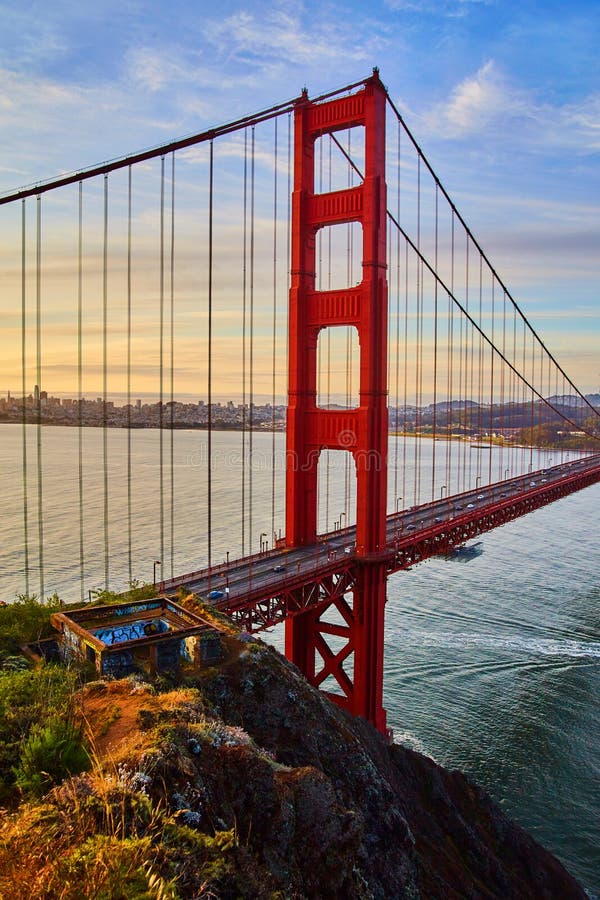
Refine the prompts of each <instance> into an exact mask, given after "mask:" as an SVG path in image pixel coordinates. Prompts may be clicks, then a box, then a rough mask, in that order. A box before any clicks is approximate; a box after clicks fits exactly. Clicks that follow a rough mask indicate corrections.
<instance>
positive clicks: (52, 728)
mask: <svg viewBox="0 0 600 900" xmlns="http://www.w3.org/2000/svg"><path fill="white" fill-rule="evenodd" d="M76 712H77V679H76V675H75V673H74V672H72V671H70V670H68V669H66V668H64V667H62V666H54V665H48V666H42V667H39V668H36V669H29V670H27V671H24V672H12V671H0V802H5V801H7V800H8V799H10V797H11V795H12V794H13V793H14V786H15V782H18V776H17V773H20V776H19V777H20V778H21V785H22V786H23V787H24V788H26V789H27V790H31V791H32V792H33V793H39V791H38V790H37V789H35V788H34V781H35V778H34V774H35V772H34V760H36V759H37V761H38V764H39V767H40V781H39V786H40V789H41V787H42V786H43V785H45V784H46V779H45V773H46V772H47V771H48V766H50V765H51V766H53V767H54V768H53V770H52V774H49V778H50V781H49V782H48V784H50V783H55V782H56V781H57V780H60V773H61V771H62V777H64V775H65V774H66V773H67V772H69V771H74V769H73V768H71V766H72V765H73V762H72V760H73V758H74V757H73V756H72V754H73V748H72V747H71V745H69V746H68V747H67V746H66V745H63V744H61V740H62V739H64V737H66V732H64V733H63V734H62V737H61V731H60V729H59V728H58V726H57V725H56V724H55V723H56V722H57V720H59V718H60V721H61V722H62V723H63V724H64V727H65V729H66V728H68V727H70V726H68V723H72V722H73V721H74V720H75V715H76ZM52 723H54V724H52ZM61 727H62V726H61ZM79 743H80V742H79ZM63 750H68V754H69V755H68V757H67V758H66V760H65V764H64V765H63V769H62V770H61V769H60V760H59V762H57V763H56V762H50V761H49V759H50V758H49V759H46V758H45V757H44V753H48V752H49V753H50V756H52V755H54V756H57V755H58V756H59V757H60V754H61V752H62V751H63ZM42 773H44V774H42Z"/></svg>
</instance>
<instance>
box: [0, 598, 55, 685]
mask: <svg viewBox="0 0 600 900" xmlns="http://www.w3.org/2000/svg"><path fill="white" fill-rule="evenodd" d="M60 607H61V601H60V599H59V598H58V596H57V595H56V594H54V595H53V596H52V597H49V598H48V599H47V600H46V601H45V602H42V601H40V600H38V599H37V597H36V596H35V594H33V595H32V596H31V597H30V596H28V595H27V594H20V595H19V596H18V597H17V599H16V600H15V601H14V602H13V603H9V604H7V605H6V606H2V607H0V668H2V663H3V660H5V659H6V658H7V657H9V656H12V655H14V654H16V653H18V652H19V646H20V644H28V643H30V642H31V641H39V640H41V639H42V638H46V637H49V636H50V634H51V633H52V626H51V625H50V614H51V613H53V612H56V611H58V610H59V609H60Z"/></svg>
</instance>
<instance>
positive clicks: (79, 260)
mask: <svg viewBox="0 0 600 900" xmlns="http://www.w3.org/2000/svg"><path fill="white" fill-rule="evenodd" d="M82 330H83V182H81V181H80V182H79V191H78V229H77V480H78V487H79V491H78V493H79V590H80V593H81V598H82V599H83V598H84V597H85V559H84V556H85V554H84V532H83V334H82Z"/></svg>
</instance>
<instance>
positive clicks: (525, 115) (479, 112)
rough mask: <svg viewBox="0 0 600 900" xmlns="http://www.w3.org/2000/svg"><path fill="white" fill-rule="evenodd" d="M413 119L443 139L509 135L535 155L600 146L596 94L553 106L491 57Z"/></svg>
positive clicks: (579, 151) (581, 152)
mask: <svg viewBox="0 0 600 900" xmlns="http://www.w3.org/2000/svg"><path fill="white" fill-rule="evenodd" d="M417 118H419V119H420V123H421V124H420V126H419V128H420V130H421V128H422V129H423V131H424V132H425V133H427V134H429V135H435V136H437V137H442V136H443V137H444V138H446V139H448V138H450V139H453V140H467V139H471V138H475V137H482V136H487V137H488V138H489V139H490V140H492V139H494V140H495V139H498V140H499V139H502V140H506V138H507V135H510V141H511V144H512V145H514V146H516V147H519V148H523V147H526V148H528V149H529V150H531V151H535V152H539V153H542V152H543V153H547V152H548V151H555V152H563V151H564V150H566V149H569V150H573V151H574V152H575V153H577V154H578V155H584V154H587V153H593V152H596V151H597V150H599V149H600V93H595V94H591V95H590V96H588V97H585V98H584V99H583V100H580V101H578V102H577V103H565V104H562V105H554V106H553V105H551V104H550V103H548V102H542V101H540V100H538V99H537V98H536V97H535V95H534V94H533V92H531V91H527V90H525V89H524V88H521V87H519V86H518V85H516V84H514V83H513V82H512V81H511V79H510V78H509V77H508V76H507V75H506V74H505V73H504V72H503V71H502V70H501V69H500V68H499V67H498V66H497V64H496V63H495V62H494V61H493V60H488V61H486V62H485V63H484V64H483V65H482V66H481V67H480V68H479V69H478V70H477V72H475V74H474V75H469V76H468V77H467V78H464V79H463V80H462V81H461V82H460V83H459V84H457V85H456V86H455V87H454V88H453V89H452V91H451V92H450V95H449V96H448V97H447V98H446V99H445V100H443V101H442V102H439V103H436V104H434V105H433V106H432V107H431V108H430V109H429V110H427V111H426V112H425V113H424V114H423V115H422V116H420V117H419V116H417Z"/></svg>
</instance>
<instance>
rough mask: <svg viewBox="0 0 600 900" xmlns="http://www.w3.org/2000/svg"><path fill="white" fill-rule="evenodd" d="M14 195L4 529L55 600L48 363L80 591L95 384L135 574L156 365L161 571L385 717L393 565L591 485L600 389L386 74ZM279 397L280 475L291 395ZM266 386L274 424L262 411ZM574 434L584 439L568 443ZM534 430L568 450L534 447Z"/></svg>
mask: <svg viewBox="0 0 600 900" xmlns="http://www.w3.org/2000/svg"><path fill="white" fill-rule="evenodd" d="M0 206H1V208H2V214H3V218H2V222H1V227H2V231H3V235H4V236H5V238H6V246H7V249H6V251H5V254H4V260H5V263H4V265H5V273H6V277H5V289H4V291H3V298H2V301H3V303H4V305H5V309H6V312H7V315H8V316H9V318H10V319H11V322H12V331H13V333H14V335H15V337H16V338H17V340H15V342H14V348H15V349H14V359H13V360H12V364H13V368H14V371H15V372H18V373H19V379H20V385H19V387H20V396H19V397H17V400H16V401H15V399H14V396H13V403H14V402H16V403H17V405H18V404H19V403H20V407H21V412H22V415H21V420H22V442H21V467H22V486H21V487H22V503H21V507H22V513H21V516H20V518H21V521H20V524H19V526H18V528H19V534H20V537H19V538H15V540H18V541H19V544H20V546H21V547H22V560H23V586H24V590H25V591H26V592H29V590H30V585H33V584H35V582H36V581H37V582H39V594H40V596H41V597H44V596H45V590H46V583H45V572H46V569H47V567H48V558H47V557H48V554H47V545H48V533H47V528H46V527H45V526H46V523H47V511H46V508H45V496H46V493H47V492H46V491H45V479H44V473H45V455H44V449H45V440H44V433H43V429H42V417H43V416H42V413H43V406H44V399H45V398H44V396H43V392H42V391H41V390H40V386H41V385H43V384H44V379H47V378H48V376H49V374H50V373H52V376H53V377H54V378H56V379H57V380H60V381H61V384H63V385H65V387H66V386H68V388H69V390H70V392H71V393H70V396H72V397H74V398H75V400H74V402H73V404H72V409H71V414H72V417H73V418H72V424H74V425H75V426H77V466H76V471H74V472H73V473H70V475H69V477H71V478H72V481H73V484H74V488H75V492H76V495H77V502H76V505H75V513H74V522H73V525H74V530H76V531H77V551H78V560H77V562H78V569H79V580H80V593H81V597H82V598H83V597H85V595H86V586H87V584H88V583H89V580H90V577H91V576H90V562H89V558H90V541H91V540H92V536H91V533H90V529H89V527H88V526H87V524H86V523H87V520H86V498H87V487H86V475H85V455H86V449H85V446H86V445H85V442H84V436H83V431H84V403H85V397H86V396H88V395H89V394H90V393H93V392H94V391H95V392H97V393H98V394H99V402H100V410H101V414H102V421H101V423H100V424H101V429H100V431H99V434H100V435H101V447H100V451H99V465H100V468H101V479H102V491H101V492H102V509H101V510H99V518H100V520H101V530H102V543H103V548H102V556H103V575H104V584H105V587H106V588H107V589H108V588H109V587H110V586H111V584H113V583H114V582H115V580H116V579H117V576H116V575H115V573H114V568H115V559H114V554H113V552H112V549H111V547H112V546H113V545H114V537H115V531H116V530H117V529H118V530H119V531H121V532H126V534H127V565H126V568H127V572H128V576H129V580H132V579H133V575H134V572H135V564H136V560H135V555H136V550H135V540H134V537H135V534H134V533H135V528H136V526H135V522H136V495H137V493H138V490H139V488H140V486H141V485H142V483H143V481H144V478H145V476H144V474H143V472H142V473H141V474H138V473H136V454H135V450H134V447H133V439H132V433H133V432H134V431H135V429H136V424H138V423H137V420H136V405H135V398H136V396H139V395H140V394H141V393H142V392H144V393H147V392H148V386H149V385H151V386H152V388H153V390H154V392H155V397H156V403H157V411H158V422H157V423H156V424H157V425H158V429H157V432H156V434H157V437H156V439H155V445H154V450H155V453H156V457H157V469H158V477H157V482H156V485H155V488H154V489H155V501H154V505H153V515H154V518H155V520H156V534H157V539H156V554H157V555H159V556H160V560H157V561H156V563H155V568H156V565H157V564H158V563H160V566H161V582H160V591H161V592H166V593H171V594H174V593H176V592H177V591H178V590H182V589H183V590H190V591H194V592H197V593H199V594H201V595H202V596H205V597H212V600H213V601H214V602H215V604H216V605H217V606H218V607H219V608H221V609H222V610H224V611H225V612H226V613H228V614H229V615H230V616H231V617H232V618H233V619H234V620H235V621H236V622H238V623H239V624H240V625H241V626H242V627H244V628H246V629H247V630H249V631H259V630H261V629H264V628H267V627H269V626H271V625H273V624H276V623H278V622H285V630H286V655H287V656H288V658H289V659H290V660H292V661H293V662H294V663H296V665H298V667H299V668H300V669H301V671H302V672H303V673H304V675H305V676H306V677H307V679H308V680H309V681H310V682H311V683H312V684H314V685H317V686H319V687H321V689H323V690H325V691H326V692H327V693H328V695H329V696H330V697H331V698H332V699H333V700H334V701H335V702H337V703H339V704H340V705H342V706H344V707H345V708H347V709H348V710H350V711H351V712H352V713H354V714H356V715H362V716H364V717H365V718H367V719H368V720H369V721H370V722H372V723H373V724H374V725H375V726H376V727H377V728H378V729H380V730H381V731H385V729H386V716H385V710H384V708H383V704H382V696H383V637H384V613H385V603H386V583H387V579H388V577H389V576H390V575H391V574H392V573H394V572H398V571H400V570H402V569H407V568H410V567H411V566H412V565H414V564H416V563H418V562H421V561H422V560H424V559H427V558H428V557H431V556H433V555H436V554H440V553H448V552H449V551H451V550H452V549H453V548H456V547H459V546H462V545H463V544H464V542H465V541H466V540H469V539H470V538H472V537H475V536H477V535H479V534H482V533H483V532H486V531H489V530H491V529H494V528H496V527H499V526H501V525H503V524H505V523H506V522H509V521H511V520H513V519H515V518H517V517H519V516H522V515H525V514H527V513H529V512H531V511H533V510H535V509H537V508H539V507H541V506H544V505H546V504H548V503H552V502H553V501H555V500H558V499H560V498H562V497H565V496H567V495H568V494H570V493H572V492H574V491H577V490H580V489H582V488H584V487H587V486H589V485H591V484H593V483H595V482H597V481H599V480H600V452H599V450H598V446H599V443H598V442H599V440H600V437H599V435H600V422H599V418H600V412H599V410H598V409H597V408H595V407H594V406H593V405H592V403H591V402H590V401H589V399H587V398H586V397H585V396H584V395H583V394H582V393H581V392H580V391H579V389H578V388H577V386H576V385H575V384H574V383H573V382H572V381H571V379H570V378H569V377H568V375H567V373H566V372H565V371H564V369H563V368H562V366H561V365H560V363H559V362H558V361H557V360H556V359H555V358H554V356H553V355H552V353H551V352H550V350H549V349H548V347H546V345H545V344H544V342H543V340H542V338H541V337H540V336H539V335H538V334H537V332H536V330H535V328H534V327H533V325H532V324H531V323H530V322H529V320H528V318H527V317H526V316H525V315H524V313H523V311H522V310H521V308H520V307H519V305H518V304H517V302H516V300H515V299H514V298H513V296H512V294H511V292H510V290H509V289H508V287H507V286H506V285H505V284H504V282H503V281H502V279H501V277H500V276H499V274H498V273H497V272H496V271H495V269H494V267H493V265H492V264H491V262H490V260H489V258H488V256H487V255H486V253H485V251H484V250H483V248H482V247H481V246H480V244H479V243H478V241H477V240H476V238H475V236H474V235H473V233H472V231H471V230H470V229H469V227H468V226H467V224H466V222H465V221H464V219H463V217H462V215H461V213H460V212H459V210H458V209H457V207H456V205H455V204H454V203H453V201H452V200H451V198H450V196H449V194H448V193H447V191H446V190H445V188H444V187H443V185H442V183H441V181H440V179H439V178H438V176H437V174H436V173H435V171H434V170H433V168H432V166H431V165H430V163H429V162H428V160H427V158H426V156H425V155H424V153H423V151H422V149H421V148H420V146H419V145H418V143H417V142H416V140H415V139H414V137H413V135H412V133H411V131H410V130H409V129H408V127H407V125H406V123H405V122H404V120H403V118H402V116H401V114H400V113H399V111H398V109H397V108H396V106H395V105H394V103H393V102H392V100H391V98H390V96H389V94H388V92H387V90H386V89H385V87H384V85H383V84H382V82H381V81H380V79H379V75H378V72H377V70H374V72H373V75H372V76H371V77H369V78H367V79H365V80H363V81H360V82H357V83H355V84H352V85H347V86H345V87H344V88H343V89H339V90H336V91H334V92H332V93H330V94H326V95H323V96H320V97H316V98H310V97H309V96H308V93H307V91H306V90H304V91H303V92H302V93H301V95H300V96H299V97H296V98H294V99H292V100H291V101H289V102H286V103H283V104H279V105H278V106H274V107H272V108H271V109H268V110H263V111H262V112H260V113H258V114H255V115H250V116H248V117H245V118H243V119H240V120H237V121H235V122H231V123H227V124H225V125H221V126H218V127H215V128H213V129H210V130H208V131H205V132H203V133H201V134H195V135H192V136H189V137H187V138H184V139H181V140H178V141H174V142H171V143H168V144H165V145H162V146H160V147H156V148H153V149H150V150H147V151H144V152H141V153H138V154H135V155H132V156H127V157H123V158H120V159H117V160H114V161H111V162H105V163H102V164H100V165H98V166H96V167H94V168H91V169H87V170H85V171H80V172H76V173H73V174H69V175H65V176H62V177H59V178H56V179H54V180H52V181H50V182H44V183H39V184H36V185H33V186H30V187H28V188H25V189H22V190H19V191H16V192H13V193H11V194H6V195H4V196H2V197H0ZM9 356H10V354H9ZM9 362H10V360H9ZM32 383H35V384H36V386H37V390H36V392H35V395H34V397H33V401H32V402H33V408H34V411H35V424H34V425H33V426H32V425H31V417H30V413H31V402H29V405H28V401H27V396H28V392H29V390H30V385H31V384H32ZM190 386H192V389H193V391H194V392H195V393H197V394H198V395H200V396H203V397H204V398H205V402H202V404H201V405H202V408H203V409H202V415H203V419H202V423H203V428H204V430H203V431H202V432H199V434H201V436H202V441H203V447H204V449H205V451H206V452H205V454H204V456H203V462H202V464H201V465H199V466H196V467H194V469H193V470H192V471H190V470H188V471H186V472H185V479H188V480H191V479H195V480H201V481H202V483H203V497H204V504H203V508H204V517H205V518H204V519H203V521H202V522H199V521H186V527H187V528H188V529H195V530H196V531H197V533H198V554H197V563H198V565H197V567H196V570H195V571H193V572H188V573H182V572H179V571H177V567H176V563H175V559H176V550H177V528H178V523H180V522H181V521H182V519H183V520H184V521H185V516H186V511H185V506H183V507H182V506H181V505H178V501H177V496H178V494H177V491H176V482H177V478H178V477H181V476H179V475H178V474H177V471H176V466H175V441H176V437H175V435H176V426H177V416H178V403H179V402H180V397H181V396H182V395H183V394H186V393H187V394H189V393H190ZM13 394H14V392H13ZM234 395H235V396H236V398H237V399H238V401H239V404H238V408H239V410H240V415H241V424H240V430H239V449H240V456H239V462H240V465H239V466H238V467H236V468H235V471H233V469H232V473H231V482H232V484H231V492H230V493H229V494H228V497H227V499H226V501H225V502H224V503H223V502H221V503H220V504H219V503H218V498H217V492H216V491H215V484H214V474H213V472H214V466H213V456H214V451H215V446H214V442H215V434H216V431H217V429H218V428H219V427H220V424H221V423H220V422H219V415H220V403H217V402H216V401H217V398H222V397H224V396H228V397H232V396H234ZM117 397H121V399H122V400H123V401H124V409H125V416H126V421H125V425H126V441H125V445H124V446H123V448H122V453H121V455H120V457H119V459H118V460H117V462H118V463H119V465H120V466H121V467H122V470H123V472H122V473H120V474H124V477H125V479H126V485H127V489H126V498H125V501H121V502H120V503H119V509H118V511H117V512H118V524H115V523H116V522H117V520H116V519H115V508H114V506H115V503H114V499H113V493H112V490H111V480H113V479H114V477H115V476H114V463H115V459H114V450H113V449H112V448H111V444H110V442H109V439H108V430H109V427H110V424H111V409H112V406H113V404H114V402H115V398H117ZM285 397H286V398H287V427H286V449H285V467H284V468H285V479H283V478H280V477H279V475H278V472H277V465H276V455H277V453H278V452H279V447H278V444H277V441H276V428H275V409H276V406H277V405H278V403H281V402H284V400H283V398H285ZM259 400H260V401H262V402H263V404H265V403H266V404H267V408H268V409H270V411H271V417H272V418H271V422H270V425H271V427H270V428H269V427H268V426H269V422H268V421H267V422H266V423H265V421H264V418H262V419H261V421H260V422H259V421H258V415H257V410H258V401H259ZM265 424H266V425H267V429H266V434H267V435H269V437H268V438H267V441H268V442H269V444H270V448H269V450H270V457H271V465H270V468H269V473H270V481H271V484H270V503H265V501H264V496H265V494H264V490H263V492H262V493H261V494H260V496H258V493H257V487H256V478H257V474H256V469H255V465H254V461H255V456H256V450H257V440H258V438H257V428H258V426H259V425H260V426H261V427H262V428H263V430H264V426H265ZM574 434H576V439H577V441H579V443H580V444H581V445H584V446H585V452H583V451H582V452H580V453H577V454H573V452H572V445H573V440H574ZM264 437H265V434H263V435H261V453H262V454H264V453H265V446H266V444H265V442H264V440H262V439H263V438H264ZM425 446H427V447H428V448H430V449H429V450H427V451H425V450H424V447H425ZM540 448H547V449H548V456H549V455H550V453H551V456H552V459H551V463H552V464H549V463H548V464H546V465H541V464H540V463H539V460H540V457H541V453H540ZM492 451H493V452H492ZM111 454H113V456H112V457H111ZM336 455H338V456H339V455H341V456H342V457H343V470H342V474H341V476H339V470H338V469H336V468H335V466H334V465H333V460H334V458H336ZM65 477H67V473H65ZM336 478H337V479H338V483H337V484H336V483H335V480H336ZM263 488H264V485H263ZM284 495H285V518H284V519H283V518H282V516H281V512H280V507H281V502H280V501H281V500H282V498H283V496H284ZM340 498H341V500H340ZM340 504H341V505H342V507H343V509H342V510H341V512H338V510H339V506H340ZM234 510H235V517H234V515H233V511H234ZM336 517H337V518H336ZM234 518H235V520H236V522H237V523H238V524H236V526H235V530H236V532H237V534H236V536H235V540H236V541H237V543H238V551H237V552H236V553H234V555H235V558H233V557H232V558H231V559H230V553H229V552H228V553H227V557H226V559H224V560H222V561H221V559H220V558H218V557H217V549H216V547H215V541H214V533H215V525H216V523H217V522H218V523H219V524H220V525H221V524H222V523H223V522H225V523H227V521H228V519H231V520H232V521H233V519H234ZM16 528H17V524H16V523H15V529H16ZM231 529H232V531H233V529H234V526H233V525H232V526H231ZM15 534H17V531H16V530H15ZM257 534H260V538H259V542H258V544H259V545H258V548H257V547H256V545H255V537H256V535H257ZM233 541H234V538H233V536H232V542H233ZM94 577H95V576H94Z"/></svg>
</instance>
